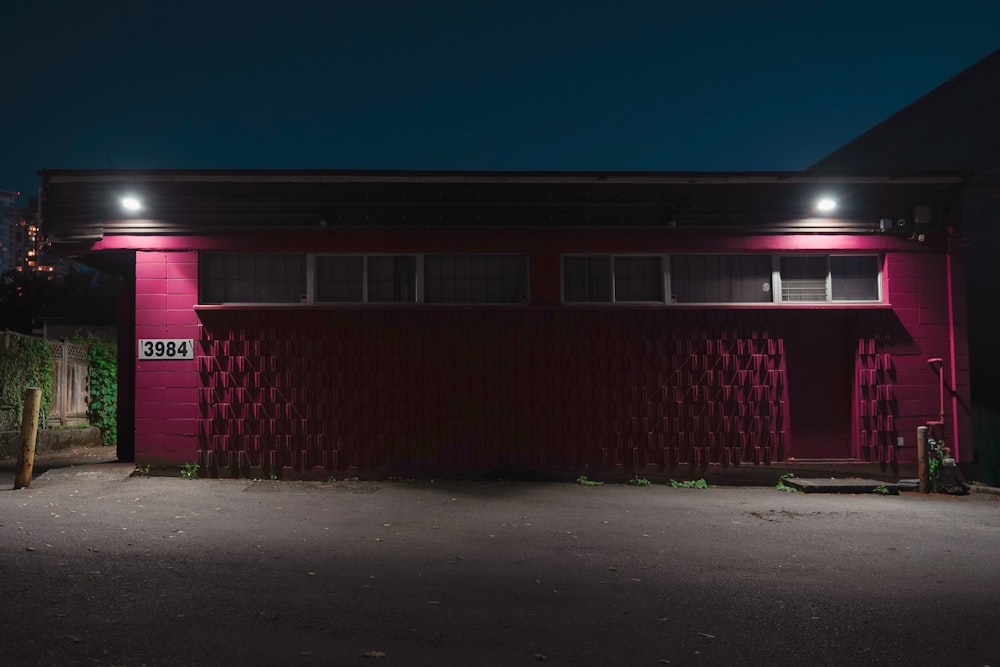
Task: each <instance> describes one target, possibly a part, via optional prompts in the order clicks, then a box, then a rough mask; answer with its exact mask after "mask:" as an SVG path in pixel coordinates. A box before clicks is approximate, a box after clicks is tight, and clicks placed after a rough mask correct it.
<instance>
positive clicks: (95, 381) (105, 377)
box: [80, 335, 118, 447]
mask: <svg viewBox="0 0 1000 667" xmlns="http://www.w3.org/2000/svg"><path fill="white" fill-rule="evenodd" d="M80 342H81V343H83V344H84V345H86V346H87V354H88V356H89V357H90V387H89V390H90V399H89V400H88V401H87V416H88V417H89V418H90V424H91V425H92V426H96V427H97V428H99V429H100V430H101V435H102V436H104V445H105V446H107V447H112V446H114V445H117V444H118V347H117V345H116V344H115V342H114V341H112V340H108V339H107V338H101V337H100V336H93V335H92V336H87V337H86V338H83V339H81V340H80Z"/></svg>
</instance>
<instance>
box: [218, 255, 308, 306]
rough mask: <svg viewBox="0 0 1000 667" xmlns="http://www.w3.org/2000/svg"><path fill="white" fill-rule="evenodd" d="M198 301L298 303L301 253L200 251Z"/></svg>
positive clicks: (302, 274) (303, 281)
mask: <svg viewBox="0 0 1000 667" xmlns="http://www.w3.org/2000/svg"><path fill="white" fill-rule="evenodd" d="M199 266H200V271H199V273H200V276H201V278H200V280H199V283H200V292H201V302H202V303H299V302H300V301H302V299H303V297H304V296H305V293H306V261H305V255H302V254H281V253H201V255H200V259H199Z"/></svg>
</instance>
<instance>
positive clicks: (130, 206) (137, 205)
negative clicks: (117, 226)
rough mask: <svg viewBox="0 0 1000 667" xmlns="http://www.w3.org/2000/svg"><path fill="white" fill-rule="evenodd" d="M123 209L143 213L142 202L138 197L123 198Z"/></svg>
mask: <svg viewBox="0 0 1000 667" xmlns="http://www.w3.org/2000/svg"><path fill="white" fill-rule="evenodd" d="M122 208H123V209H125V210H126V211H141V210H142V202H141V201H139V198H138V197H131V196H129V197H122Z"/></svg>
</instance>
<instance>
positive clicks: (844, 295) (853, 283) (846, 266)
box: [830, 255, 879, 301]
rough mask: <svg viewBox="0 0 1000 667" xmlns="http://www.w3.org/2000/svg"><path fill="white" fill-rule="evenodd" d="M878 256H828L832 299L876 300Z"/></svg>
mask: <svg viewBox="0 0 1000 667" xmlns="http://www.w3.org/2000/svg"><path fill="white" fill-rule="evenodd" d="M878 259H879V258H878V257H875V256H873V255H867V256H852V257H838V256H832V257H830V289H831V291H832V293H833V300H834V301H878V273H879V261H878Z"/></svg>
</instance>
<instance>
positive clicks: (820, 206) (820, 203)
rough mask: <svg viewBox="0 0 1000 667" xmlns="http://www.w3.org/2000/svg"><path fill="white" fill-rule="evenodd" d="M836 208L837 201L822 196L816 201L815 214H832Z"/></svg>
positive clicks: (827, 196)
mask: <svg viewBox="0 0 1000 667" xmlns="http://www.w3.org/2000/svg"><path fill="white" fill-rule="evenodd" d="M836 208H837V200H836V199H834V198H833V197H830V196H829V195H823V196H822V197H820V198H819V199H817V200H816V212H817V213H832V212H833V211H835V210H836Z"/></svg>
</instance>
